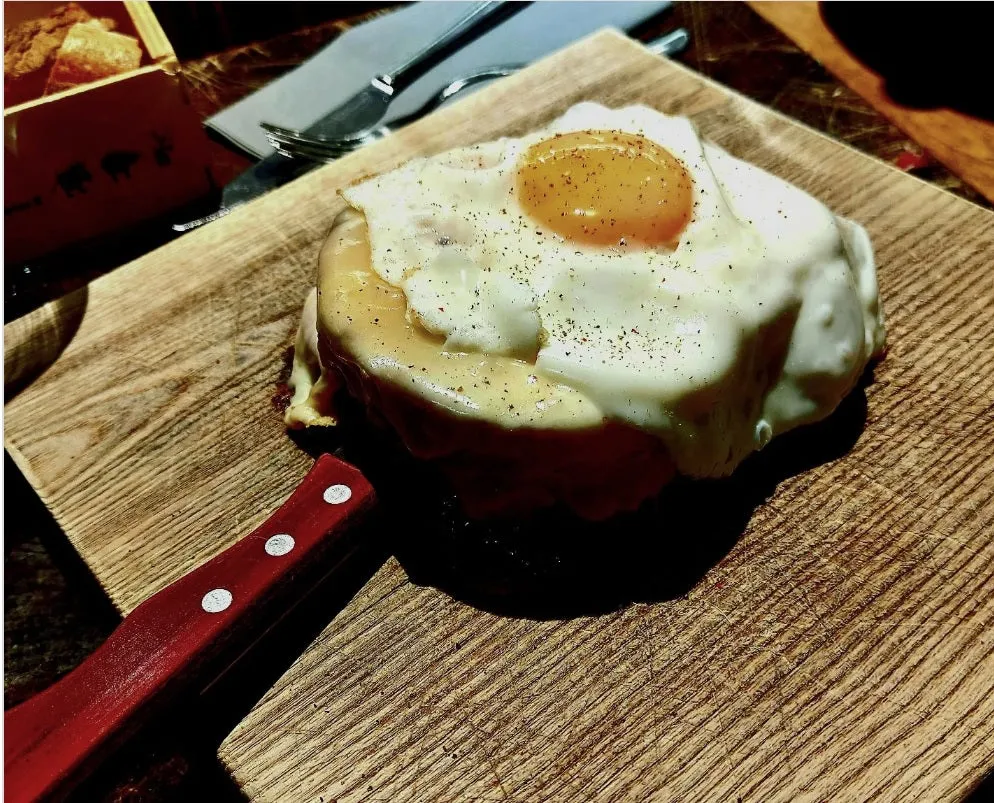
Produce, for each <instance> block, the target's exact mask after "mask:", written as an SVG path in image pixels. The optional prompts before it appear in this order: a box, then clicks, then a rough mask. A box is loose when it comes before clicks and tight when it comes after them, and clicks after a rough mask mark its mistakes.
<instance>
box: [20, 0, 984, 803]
mask: <svg viewBox="0 0 994 803" xmlns="http://www.w3.org/2000/svg"><path fill="white" fill-rule="evenodd" d="M677 22H680V23H682V24H684V25H686V26H687V27H688V28H690V30H691V33H692V36H693V47H692V49H691V50H690V51H689V52H688V53H687V54H686V55H685V56H684V57H683V59H682V60H683V61H684V62H685V63H687V64H688V65H690V66H691V67H693V68H694V69H696V70H698V71H700V72H702V73H704V74H706V75H709V76H711V77H713V78H715V79H716V80H718V81H720V82H721V83H724V84H726V85H729V86H731V87H733V88H735V89H737V90H738V91H740V92H742V93H743V94H746V95H748V96H750V97H753V98H755V99H757V100H759V101H761V102H764V103H766V104H768V105H770V106H772V107H773V108H776V109H778V110H780V111H782V112H784V113H786V114H788V115H790V116H792V117H795V118H796V119H799V120H801V121H803V122H805V123H807V124H808V125H811V126H812V127H814V128H817V129H820V130H822V131H824V132H826V133H828V134H829V135H831V136H834V137H836V138H838V139H840V140H843V141H845V142H847V143H849V144H851V145H853V146H855V147H857V148H859V149H861V150H863V151H865V152H868V153H871V154H872V155H875V156H878V157H879V158H882V159H884V160H886V161H889V162H896V161H899V160H900V161H901V162H902V163H904V164H908V165H912V166H914V169H915V170H916V171H917V172H918V173H919V174H920V175H921V177H923V178H925V179H926V180H930V181H933V182H934V183H936V184H938V185H939V186H942V187H945V188H947V189H950V190H951V191H953V192H956V193H957V194H960V195H962V196H964V197H967V198H969V199H971V200H974V201H978V202H980V203H983V199H982V197H981V196H980V195H979V194H978V193H977V192H976V191H974V190H972V189H971V188H970V187H969V186H968V185H967V184H966V183H965V182H963V181H962V180H961V179H959V178H958V177H957V176H955V175H954V174H953V173H951V172H949V171H948V170H946V169H944V168H942V167H941V166H939V165H936V164H935V163H934V162H933V163H929V162H928V161H927V160H925V159H921V158H909V157H920V155H921V149H920V146H918V145H917V144H916V143H915V142H914V141H912V140H910V139H909V138H908V136H907V135H905V134H903V133H902V132H901V131H900V130H899V129H897V128H896V127H895V126H894V125H892V124H891V123H890V122H888V121H887V119H886V118H884V117H883V116H882V115H881V114H880V113H878V112H877V111H876V110H875V109H874V108H873V107H872V106H871V105H870V104H869V103H867V102H866V101H864V100H863V99H862V98H861V97H860V96H858V95H857V94H856V93H855V92H853V91H852V90H850V89H848V88H847V87H846V86H845V85H843V84H841V83H840V82H838V81H837V80H836V79H835V78H833V77H832V76H831V75H830V74H828V73H827V72H826V71H825V70H824V69H823V68H822V67H820V66H819V65H818V64H817V63H815V62H814V61H813V60H812V59H811V58H809V57H808V56H807V55H806V54H805V53H804V52H803V51H801V50H800V49H799V48H798V47H796V46H794V45H793V44H791V43H790V42H789V41H788V40H787V39H785V38H784V37H783V36H782V35H781V34H779V33H778V32H777V31H776V30H775V29H774V28H773V27H771V26H769V25H768V24H766V23H765V22H764V21H763V20H762V19H761V18H760V17H759V16H758V15H756V14H755V13H753V12H752V11H751V10H749V9H748V8H747V7H745V6H744V5H723V6H721V7H720V8H718V7H715V6H710V5H709V4H704V3H702V4H698V3H684V4H681V5H680V6H679V7H678V8H677V9H676V10H675V12H674V13H673V14H671V15H670V16H669V17H668V18H667V19H666V20H665V21H664V22H663V23H662V24H661V25H658V26H655V27H653V28H652V29H648V30H645V31H642V32H641V34H642V38H649V37H652V36H655V35H658V34H659V33H662V32H663V31H664V30H666V29H668V28H669V27H671V26H673V25H675V24H677ZM341 29H342V23H341V21H337V20H336V21H330V22H329V23H327V24H324V25H320V26H316V27H313V28H308V29H306V30H302V31H298V32H295V33H292V34H288V35H285V36H282V37H279V38H278V39H276V40H273V41H270V42H267V43H265V44H261V45H252V46H249V47H243V48H239V49H237V50H234V51H230V52H227V53H224V54H221V55H219V56H215V57H210V58H205V59H200V60H197V61H195V62H191V63H188V64H187V65H186V69H187V76H188V79H189V81H190V86H191V90H192V96H193V98H194V102H195V104H197V106H198V108H199V109H200V110H201V111H202V113H203V114H205V115H206V114H209V113H211V112H212V111H214V110H215V109H216V108H220V107H222V106H224V105H226V104H227V103H229V102H231V101H232V100H234V99H236V98H237V97H239V96H241V95H244V94H245V93H246V92H248V91H251V90H252V89H254V88H255V87H257V86H259V85H261V84H263V83H264V82H265V81H267V80H270V79H271V78H272V77H274V76H275V75H276V74H278V73H279V72H280V71H282V70H283V69H286V68H288V67H290V66H293V64H295V63H297V62H299V61H300V60H302V59H303V58H306V56H307V55H308V54H310V53H311V52H313V51H314V50H315V49H316V48H318V47H320V46H321V45H322V44H324V43H326V42H328V41H330V40H331V39H332V38H333V37H334V36H335V35H336V34H337V32H338V31H339V30H341ZM217 164H218V166H219V167H220V168H223V169H227V170H228V171H229V172H230V173H231V174H233V173H234V172H235V171H237V170H238V169H240V168H241V167H242V166H243V165H244V162H243V161H242V160H241V158H240V157H238V156H235V155H234V154H232V153H230V152H228V151H226V150H224V149H222V148H221V147H220V146H219V148H218V159H217ZM113 258H114V257H113V254H111V255H110V256H106V257H104V258H103V261H101V259H100V258H95V259H94V261H93V264H92V265H90V266H88V271H89V272H88V273H86V272H84V273H86V275H85V276H84V278H86V276H89V275H96V274H97V273H99V272H101V271H103V270H105V269H106V268H108V267H112V263H113ZM63 279H64V283H63V284H62V285H59V286H58V287H50V288H45V289H44V292H49V293H53V292H57V291H58V290H60V289H66V288H67V287H69V288H71V286H72V284H73V282H78V281H80V279H79V278H78V277H63ZM6 467H7V469H8V470H7V472H6V476H5V486H6V490H7V492H8V497H7V498H8V508H7V512H6V523H7V525H8V529H7V536H6V538H5V543H6V556H5V570H6V578H7V583H6V585H5V612H6V617H5V618H6V629H5V658H6V669H7V674H6V677H5V704H6V705H8V706H9V705H11V704H14V703H16V702H18V701H19V700H21V699H24V698H25V697H27V696H29V695H30V694H31V693H33V692H34V691H36V690H38V689H39V688H42V687H44V686H45V685H47V684H48V683H50V682H51V681H52V680H54V679H55V678H56V677H58V676H59V675H60V674H62V673H63V672H65V671H67V670H68V669H69V668H70V667H71V666H72V665H73V664H74V663H75V662H77V661H78V660H79V659H81V658H82V657H83V656H84V655H85V654H86V652H87V651H89V650H90V649H92V647H93V646H94V645H95V644H96V643H98V641H99V639H100V638H102V636H103V635H104V634H105V633H106V632H108V630H109V628H110V627H112V626H113V623H114V617H113V613H112V612H111V611H109V610H108V607H107V606H106V603H105V601H104V600H102V599H101V596H100V595H99V593H98V592H97V591H96V590H95V589H94V588H93V587H92V585H88V584H87V582H86V578H85V576H80V574H79V573H78V568H79V567H78V565H77V566H74V565H73V561H72V556H71V555H65V554H61V555H60V554H59V553H60V551H62V550H61V549H60V543H59V542H60V538H59V533H58V532H57V529H54V526H53V524H52V523H51V522H50V521H47V520H46V517H45V513H44V510H43V509H40V508H39V506H38V505H36V504H33V502H32V501H31V500H30V489H26V488H25V486H24V485H23V480H22V479H21V478H19V477H17V476H16V474H15V471H16V470H13V468H12V466H10V465H9V464H7V466H6ZM12 475H13V476H12ZM11 491H13V492H14V494H11ZM15 494H18V495H20V498H23V499H26V500H28V501H25V502H24V503H21V504H20V505H18V507H16V508H15V507H14V504H17V503H14V504H12V502H11V501H10V500H12V499H13V498H16V497H15V496H14V495H15ZM61 546H62V547H64V544H63V545H61ZM177 739H178V737H177V734H176V732H175V730H172V729H166V731H164V732H162V733H159V734H151V735H147V736H145V737H144V738H143V739H141V740H139V741H138V742H136V744H135V746H134V747H133V749H132V750H131V751H130V753H129V754H128V755H125V756H122V758H121V759H120V760H119V761H118V762H115V764H114V765H112V766H111V767H110V768H109V769H108V770H107V772H106V773H104V775H103V776H102V777H101V778H98V779H97V780H96V781H95V783H94V784H93V785H92V786H91V787H90V788H89V789H88V790H87V791H86V795H87V797H86V798H85V799H89V800H126V799H142V800H174V799H179V798H180V797H181V796H182V795H184V794H185V795H187V796H189V795H190V794H191V790H197V791H198V797H199V792H202V791H203V789H205V788H210V789H212V792H211V793H212V794H213V795H214V797H215V798H218V797H220V798H221V799H227V798H231V797H234V798H235V799H237V792H236V791H235V790H234V789H233V788H232V787H231V785H230V783H229V782H228V781H227V778H226V777H224V776H223V774H222V773H219V772H218V770H217V767H216V765H215V764H214V763H213V759H212V758H211V757H209V756H207V754H206V753H204V752H203V751H200V750H198V749H197V746H196V745H191V744H190V743H189V740H187V742H186V743H185V744H183V745H182V746H181V747H178V746H177ZM208 752H209V751H208ZM215 789H216V791H213V790H215ZM226 796H227V798H226ZM81 799H82V798H81Z"/></svg>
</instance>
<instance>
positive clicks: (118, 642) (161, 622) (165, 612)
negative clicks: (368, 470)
mask: <svg viewBox="0 0 994 803" xmlns="http://www.w3.org/2000/svg"><path fill="white" fill-rule="evenodd" d="M374 502H375V497H374V494H373V488H372V486H371V485H370V484H369V482H368V481H367V480H366V478H365V477H363V475H362V474H361V473H360V472H359V471H358V470H357V469H356V468H354V467H352V466H350V465H348V464H347V463H343V462H342V461H340V460H337V459H336V458H334V457H332V456H330V455H324V456H322V457H320V458H318V460H317V462H316V463H315V464H314V466H313V468H312V469H311V471H310V472H309V473H308V474H307V476H306V477H305V478H304V480H303V482H301V484H300V485H299V486H298V488H297V489H296V490H295V491H294V492H293V494H292V495H291V496H290V498H289V499H288V500H287V501H286V502H285V503H284V504H283V505H282V507H280V508H279V510H277V511H276V513H274V514H273V515H272V516H271V517H270V518H269V519H268V520H267V521H266V522H265V523H264V524H263V525H262V526H261V527H259V528H258V529H257V530H255V531H254V532H253V533H252V534H251V535H249V536H247V537H245V538H243V539H241V540H240V541H239V542H238V543H236V544H235V545H234V546H232V547H230V548H228V549H227V550H225V551H224V552H222V553H221V554H220V555H218V556H217V557H215V558H213V559H212V560H210V561H208V562H207V563H205V564H203V565H202V566H200V567H199V568H197V569H194V570H193V571H191V572H190V573H189V574H186V575H184V576H183V577H181V578H180V579H179V580H177V581H176V582H174V583H172V584H171V585H169V586H166V587H165V588H164V589H162V590H161V591H159V592H158V593H156V594H153V595H152V596H151V597H149V598H148V599H147V600H145V601H144V602H142V603H141V604H140V605H139V606H138V607H137V608H135V609H134V610H133V611H132V612H131V614H130V615H129V616H127V617H126V618H125V619H124V621H123V622H122V623H121V624H120V625H119V626H118V627H117V629H116V630H114V632H113V633H111V635H110V637H109V638H108V639H107V641H106V642H104V644H103V645H101V646H100V648H99V649H97V650H96V652H94V653H93V654H92V655H91V656H90V657H89V658H87V659H86V660H85V661H84V662H83V663H82V664H80V666H79V667H77V668H76V669H75V670H74V671H72V672H71V673H69V674H68V675H66V676H65V677H64V678H62V679H61V680H60V681H58V682H57V683H55V684H54V685H52V686H51V687H50V688H48V689H47V690H45V691H44V692H42V693H41V694H38V695H37V696H35V697H32V698H31V699H29V700H27V701H26V702H24V703H22V704H21V705H19V706H17V707H16V708H13V709H11V710H10V711H8V712H7V713H6V714H5V715H4V775H5V778H4V781H5V783H4V786H5V792H6V794H5V800H7V801H8V803H26V801H35V800H47V799H50V798H52V797H56V796H61V795H63V794H65V793H66V792H68V790H69V788H71V787H72V786H73V785H74V784H75V783H78V782H79V781H80V780H82V779H83V777H85V775H86V774H87V772H88V771H89V770H92V769H93V768H94V767H95V764H96V763H97V762H98V761H99V759H100V758H101V757H102V756H103V755H104V753H105V752H106V751H108V750H110V749H112V748H113V747H114V746H115V745H116V744H117V743H118V741H119V740H120V739H122V738H123V737H124V736H127V735H128V734H129V733H130V732H131V731H132V730H133V729H134V728H135V727H137V725H138V724H140V721H141V720H142V719H144V718H145V717H146V716H148V715H149V713H150V711H151V710H154V707H155V705H156V704H160V705H161V704H162V703H163V702H165V700H166V699H167V698H168V697H169V696H170V695H172V694H174V693H176V692H178V691H180V690H181V689H182V688H183V687H185V686H188V685H190V684H192V683H194V682H196V681H204V682H206V681H207V680H209V679H210V678H206V677H202V676H200V675H202V674H203V673H202V672H201V671H199V670H202V669H203V667H205V665H208V664H209V663H210V660H211V659H212V658H216V657H218V655H219V654H220V653H221V651H222V650H224V649H230V648H235V647H239V646H247V645H248V643H250V641H251V639H252V637H253V636H255V635H258V634H259V629H260V628H259V622H260V621H263V620H264V610H265V609H266V607H267V603H272V602H273V601H274V599H276V598H277V596H278V594H277V592H278V591H280V590H284V591H285V590H288V589H287V584H288V583H290V582H292V580H293V578H294V577H295V576H296V575H298V573H299V572H301V571H302V570H304V569H305V568H307V567H309V566H313V565H314V564H315V562H316V561H319V560H320V559H321V557H322V556H326V555H327V554H328V553H329V550H330V548H331V547H334V546H335V545H336V544H337V545H339V546H341V544H342V543H343V542H345V541H347V540H348V539H346V538H345V537H344V536H345V534H346V532H347V531H348V530H349V529H350V528H351V527H352V525H353V524H356V523H357V522H358V521H360V520H361V519H362V518H363V515H364V514H365V513H367V512H368V511H369V510H370V508H371V507H372V506H373V504H374ZM206 537H208V538H209V537H210V534H209V533H208V534H206Z"/></svg>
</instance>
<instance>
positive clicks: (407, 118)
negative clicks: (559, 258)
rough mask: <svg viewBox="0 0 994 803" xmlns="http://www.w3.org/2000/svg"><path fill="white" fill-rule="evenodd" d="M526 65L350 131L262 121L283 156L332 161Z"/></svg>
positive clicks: (670, 50)
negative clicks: (314, 130) (315, 131)
mask: <svg viewBox="0 0 994 803" xmlns="http://www.w3.org/2000/svg"><path fill="white" fill-rule="evenodd" d="M689 42H690V34H689V33H688V32H687V29H686V28H677V29H676V30H675V31H672V32H671V33H668V34H666V35H665V36H661V37H660V38H659V39H655V40H653V41H652V42H649V43H648V44H647V45H646V48H647V49H648V50H651V51H652V52H653V53H656V54H658V55H661V56H675V55H677V54H678V53H681V52H683V50H684V49H686V47H687V44H688V43H689ZM525 66H526V65H524V64H508V65H503V66H494V67H488V68H486V69H483V70H479V71H477V72H474V73H470V74H469V75H464V76H462V77H460V78H457V79H455V80H454V81H452V82H451V83H449V84H447V85H446V86H444V87H442V88H441V89H440V90H439V91H438V92H436V93H435V94H434V95H432V96H431V97H430V98H429V99H428V100H427V101H426V102H425V103H424V104H423V105H422V106H420V107H419V108H417V109H415V110H414V111H413V112H411V113H410V114H405V115H404V116H402V117H397V118H395V119H394V120H391V121H390V122H389V123H384V124H383V125H379V126H370V127H367V128H364V129H360V130H358V131H355V132H353V133H349V134H344V135H338V136H320V137H316V136H311V135H309V134H307V133H304V132H301V131H296V130H294V129H290V128H283V127H282V126H277V125H273V124H271V123H261V125H262V127H263V128H264V129H265V130H266V135H267V139H269V142H270V144H272V145H273V147H275V148H276V150H277V151H278V152H279V153H281V154H283V155H284V156H289V157H291V158H301V159H309V160H311V161H316V162H331V161H334V160H335V159H338V158H340V157H342V156H344V155H345V154H347V153H351V152H352V151H354V150H357V149H359V148H361V147H363V146H364V145H368V144H369V143H371V142H375V141H376V140H378V139H382V138H383V137H385V136H387V135H388V134H391V133H393V132H394V131H396V130H397V129H399V128H403V127H404V126H405V125H407V124H408V123H412V122H414V121H415V120H417V119H419V118H421V117H424V116H425V115H426V114H428V113H429V112H432V111H434V110H435V109H437V108H438V107H439V106H441V105H442V104H443V103H445V102H446V101H449V100H451V99H452V98H454V97H456V96H457V95H458V94H460V93H461V92H463V91H465V90H466V89H469V88H470V87H472V86H474V85H475V84H479V83H481V82H483V81H490V80H493V79H494V78H503V77H505V76H508V75H512V74H513V73H516V72H517V71H518V70H520V69H523V68H524V67H525Z"/></svg>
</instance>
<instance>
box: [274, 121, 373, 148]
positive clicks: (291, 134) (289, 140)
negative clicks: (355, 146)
mask: <svg viewBox="0 0 994 803" xmlns="http://www.w3.org/2000/svg"><path fill="white" fill-rule="evenodd" d="M259 125H260V126H261V127H262V128H263V129H264V130H265V131H266V135H267V136H268V137H269V138H270V139H276V140H278V141H279V142H283V143H286V144H293V145H304V144H306V145H327V146H329V147H332V148H333V147H336V146H338V145H351V144H352V143H353V142H361V141H363V140H364V139H365V134H366V131H359V132H356V133H354V134H348V135H346V136H343V137H334V138H329V139H326V138H324V137H311V136H308V135H307V134H304V133H303V132H301V131H297V130H295V129H292V128H284V127H283V126H279V125H273V124H272V123H260V124H259Z"/></svg>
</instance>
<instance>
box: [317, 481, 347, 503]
mask: <svg viewBox="0 0 994 803" xmlns="http://www.w3.org/2000/svg"><path fill="white" fill-rule="evenodd" d="M351 498H352V489H351V488H349V486H348V485H329V486H328V487H327V488H325V489H324V501H325V502H327V503H328V504H329V505H341V504H344V503H345V502H348V501H349V500H350V499H351Z"/></svg>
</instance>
